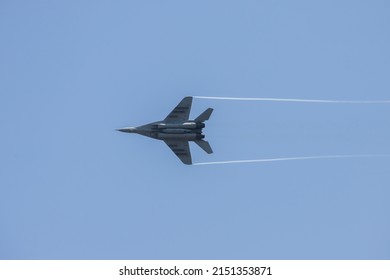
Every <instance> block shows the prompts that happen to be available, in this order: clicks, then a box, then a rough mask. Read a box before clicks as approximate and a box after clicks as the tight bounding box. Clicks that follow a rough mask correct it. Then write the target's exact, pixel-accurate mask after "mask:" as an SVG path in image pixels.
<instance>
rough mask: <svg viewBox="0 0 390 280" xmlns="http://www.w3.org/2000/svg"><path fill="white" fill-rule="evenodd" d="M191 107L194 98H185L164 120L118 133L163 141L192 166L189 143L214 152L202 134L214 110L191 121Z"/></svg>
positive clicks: (205, 112) (125, 129) (207, 111)
mask: <svg viewBox="0 0 390 280" xmlns="http://www.w3.org/2000/svg"><path fill="white" fill-rule="evenodd" d="M191 105H192V97H190V96H189V97H185V98H183V100H182V101H181V102H180V103H179V104H178V105H177V106H176V107H175V109H173V110H172V112H170V113H169V115H168V116H167V117H166V118H165V119H164V120H162V121H157V122H152V123H149V124H146V125H141V126H137V127H125V128H121V129H118V131H121V132H127V133H138V134H141V135H144V136H147V137H151V138H155V139H159V140H163V141H164V142H165V143H166V144H167V145H168V147H169V148H170V149H171V150H172V151H173V152H174V153H175V154H176V155H177V156H178V157H179V159H180V160H181V161H182V162H183V163H184V164H192V159H191V152H190V147H189V144H188V142H189V141H194V142H195V143H196V144H198V145H199V147H201V148H202V149H203V150H204V151H205V152H206V153H208V154H211V153H212V152H213V150H212V149H211V147H210V144H209V143H208V142H207V141H205V140H203V138H204V137H205V136H204V134H203V133H202V129H203V128H204V127H205V124H204V122H205V121H207V120H208V119H209V118H210V115H211V113H212V112H213V109H212V108H208V109H207V110H206V111H204V112H203V113H202V114H200V115H199V117H197V118H196V119H194V120H189V116H190V111H191Z"/></svg>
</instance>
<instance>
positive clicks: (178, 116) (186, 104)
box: [164, 96, 192, 122]
mask: <svg viewBox="0 0 390 280" xmlns="http://www.w3.org/2000/svg"><path fill="white" fill-rule="evenodd" d="M191 105H192V96H187V97H184V98H183V100H182V101H180V103H179V104H177V106H176V107H175V109H173V110H172V112H170V113H169V115H168V116H167V117H166V118H165V120H164V121H165V122H180V121H186V120H188V119H189V117H190V111H191Z"/></svg>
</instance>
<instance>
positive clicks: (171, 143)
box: [164, 140, 192, 164]
mask: <svg viewBox="0 0 390 280" xmlns="http://www.w3.org/2000/svg"><path fill="white" fill-rule="evenodd" d="M164 142H165V144H167V145H168V147H169V148H170V149H171V150H172V151H173V152H174V153H175V155H177V157H178V158H179V159H180V160H181V161H182V162H183V163H184V164H192V159H191V151H190V146H189V144H188V141H185V140H164Z"/></svg>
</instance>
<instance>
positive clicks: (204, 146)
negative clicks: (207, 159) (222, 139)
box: [195, 140, 213, 154]
mask: <svg viewBox="0 0 390 280" xmlns="http://www.w3.org/2000/svg"><path fill="white" fill-rule="evenodd" d="M195 143H196V144H198V146H199V147H201V148H202V149H203V150H204V151H205V152H206V153H208V154H212V153H213V150H212V149H211V147H210V144H209V142H207V141H205V140H196V141H195Z"/></svg>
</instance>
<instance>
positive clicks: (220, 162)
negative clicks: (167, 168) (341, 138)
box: [193, 154, 390, 165]
mask: <svg viewBox="0 0 390 280" xmlns="http://www.w3.org/2000/svg"><path fill="white" fill-rule="evenodd" d="M384 157H390V154H382V155H328V156H307V157H285V158H263V159H248V160H229V161H214V162H199V163H193V165H210V164H230V163H253V162H271V161H288V160H309V159H312V160H313V159H339V158H384Z"/></svg>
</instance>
